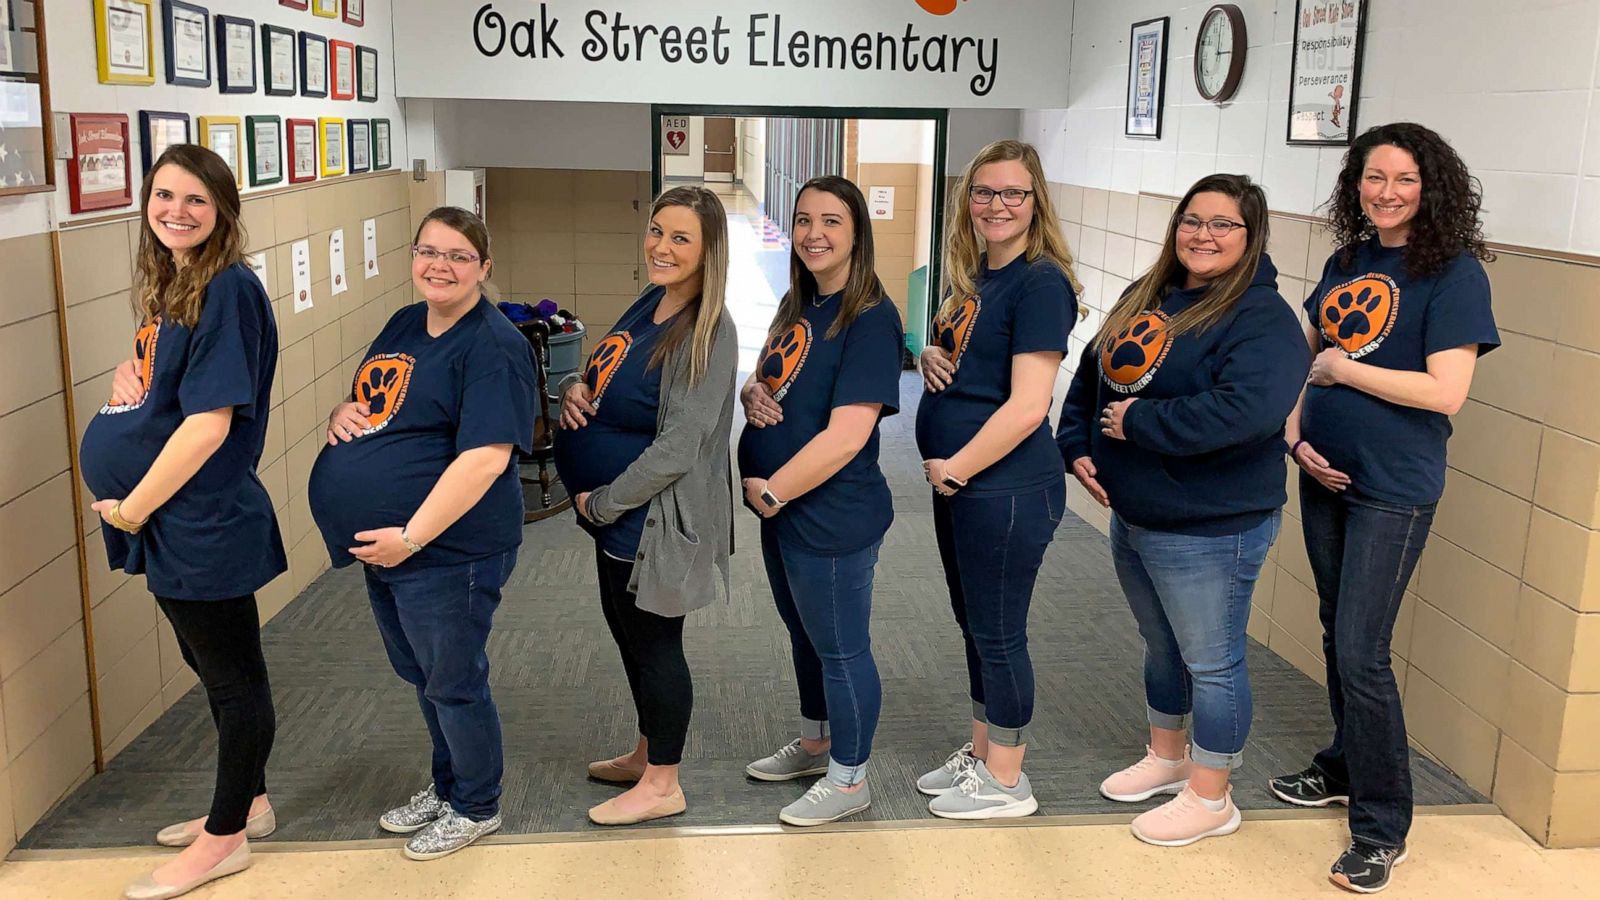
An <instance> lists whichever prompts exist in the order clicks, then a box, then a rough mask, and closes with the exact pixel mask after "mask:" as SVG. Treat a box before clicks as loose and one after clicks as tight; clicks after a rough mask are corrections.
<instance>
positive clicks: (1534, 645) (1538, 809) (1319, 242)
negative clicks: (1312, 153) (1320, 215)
mask: <svg viewBox="0 0 1600 900" xmlns="http://www.w3.org/2000/svg"><path fill="white" fill-rule="evenodd" d="M1050 187H1051V190H1052V191H1053V192H1054V195H1055V197H1056V199H1057V204H1058V208H1059V210H1060V213H1059V214H1060V216H1061V218H1062V227H1063V228H1064V229H1065V230H1066V237H1067V240H1068V242H1069V244H1070V245H1071V246H1072V248H1073V250H1074V252H1075V253H1076V254H1077V256H1078V260H1079V269H1078V274H1079V276H1080V278H1081V279H1082V280H1083V282H1084V286H1085V292H1084V294H1085V296H1084V300H1085V302H1086V304H1087V306H1088V307H1089V309H1090V314H1089V318H1088V320H1087V321H1085V322H1083V323H1081V324H1080V325H1079V326H1078V328H1077V329H1076V330H1075V331H1074V332H1073V338H1072V344H1073V347H1074V352H1073V353H1072V354H1071V356H1070V357H1069V359H1068V360H1067V362H1066V363H1065V364H1064V365H1063V377H1064V378H1070V376H1071V372H1072V370H1073V368H1074V366H1075V364H1076V362H1077V355H1078V353H1080V352H1081V351H1082V349H1083V346H1084V342H1085V341H1086V340H1088V339H1089V338H1091V337H1092V336H1093V334H1094V332H1095V329H1096V328H1098V326H1099V323H1100V322H1101V321H1102V320H1103V317H1104V315H1105V312H1106V311H1107V310H1109V309H1110V307H1111V305H1112V303H1114V302H1115V301H1116V299H1117V297H1118V296H1119V295H1120V294H1121V292H1122V290H1123V288H1125V287H1127V285H1128V283H1129V281H1130V280H1131V279H1132V278H1133V277H1135V276H1136V275H1137V274H1138V273H1140V272H1143V271H1144V270H1145V268H1146V267H1148V266H1149V265H1150V263H1151V262H1152V261H1153V260H1154V259H1155V257H1156V255H1157V254H1158V253H1159V250H1160V241H1161V238H1162V236H1163V234H1164V228H1165V226H1166V223H1167V221H1168V218H1169V217H1170V216H1171V214H1172V210H1173V206H1174V203H1173V201H1171V200H1167V199H1163V198H1158V197H1149V196H1138V195H1132V194H1123V193H1116V192H1109V191H1104V190H1097V189H1091V188H1080V187H1076V186H1072V185H1060V184H1052V185H1051V186H1050ZM1269 250H1270V252H1271V254H1272V258H1273V261H1274V262H1275V263H1276V265H1277V267H1278V269H1279V271H1280V273H1281V275H1280V278H1279V290H1280V291H1281V292H1282V293H1283V295H1284V297H1285V299H1286V300H1287V301H1288V302H1289V303H1290V304H1291V306H1293V307H1294V308H1295V309H1296V310H1297V311H1298V309H1299V303H1300V301H1302V300H1303V299H1304V298H1305V297H1306V295H1307V294H1309V293H1310V290H1311V288H1312V287H1314V286H1315V284H1316V281H1317V277H1318V276H1319V275H1320V274H1321V268H1322V263H1323V261H1324V260H1325V259H1326V258H1327V256H1328V254H1329V253H1330V252H1331V250H1332V247H1331V244H1330V241H1329V239H1328V237H1327V235H1326V234H1325V233H1324V232H1323V231H1322V229H1321V228H1320V226H1315V225H1313V224H1311V223H1308V222H1306V221H1303V220H1297V219H1290V218H1286V217H1283V216H1273V218H1272V239H1271V245H1270V248H1269ZM1488 268H1489V275H1490V279H1491V280H1492V282H1493V284H1494V306H1495V316H1496V319H1497V320H1498V322H1499V325H1500V329H1501V333H1502V336H1503V337H1504V345H1503V346H1502V347H1501V348H1500V349H1499V350H1497V351H1495V352H1494V353H1492V354H1490V355H1489V356H1486V357H1484V358H1483V361H1482V362H1481V363H1480V365H1479V366H1478V370H1477V376H1476V378H1475V379H1474V382H1473V386H1472V392H1471V395H1470V399H1469V400H1468V402H1467V404H1466V406H1465V407H1464V408H1463V409H1462V410H1461V412H1460V413H1459V414H1458V415H1456V416H1455V418H1454V425H1455V437H1454V439H1453V440H1452V441H1451V444H1450V471H1449V474H1448V477H1447V484H1446V489H1445V495H1444V499H1443V500H1442V501H1441V502H1440V504H1439V510H1438V514H1437V518H1436V520H1435V524H1434V529H1433V534H1432V537H1431V538H1430V539H1429V542H1428V546H1427V549H1426V551H1425V552H1424V553H1423V555H1422V561H1421V563H1420V564H1419V566H1418V569H1417V573H1416V577H1415V578H1414V579H1413V581H1412V584H1411V586H1410V587H1411V589H1410V590H1409V591H1408V592H1407V594H1406V600H1405V604H1404V606H1403V607H1402V611H1401V617H1400V620H1399V622H1398V624H1397V625H1396V627H1395V636H1394V642H1393V653H1394V667H1395V675H1396V677H1397V678H1398V679H1399V681H1400V685H1401V690H1402V692H1403V695H1404V699H1405V705H1406V719H1407V727H1408V729H1409V731H1410V735H1411V739H1412V741H1413V742H1414V743H1415V744H1416V745H1417V746H1418V747H1419V748H1421V749H1422V750H1423V751H1424V752H1426V753H1427V754H1429V755H1430V756H1432V757H1433V758H1435V759H1437V760H1439V761H1440V762H1442V763H1443V764H1445V765H1446V766H1448V767H1450V768H1451V769H1452V770H1454V771H1455V772H1456V773H1457V774H1458V775H1460V776H1461V777H1462V778H1463V779H1464V780H1465V781H1467V783H1469V784H1471V785H1472V786H1473V787H1475V788H1477V789H1478V790H1480V791H1482V792H1484V793H1485V794H1488V795H1490V796H1492V797H1493V798H1494V800H1495V802H1496V803H1498V804H1499V805H1500V806H1501V808H1502V809H1504V810H1505V812H1506V814H1507V815H1509V816H1510V817H1511V818H1512V819H1513V820H1515V821H1516V822H1517V823H1518V824H1519V825H1521V826H1522V827H1523V828H1524V829H1526V830H1527V831H1528V832H1529V833H1530V834H1532V835H1533V836H1534V837H1535V838H1537V839H1538V840H1540V841H1541V842H1543V843H1546V844H1548V845H1550V846H1563V847H1565V846H1579V845H1584V846H1594V845H1597V844H1600V815H1596V814H1595V812H1594V810H1595V801H1596V800H1597V799H1600V750H1597V749H1596V748H1600V407H1597V406H1596V405H1595V404H1594V403H1593V402H1591V401H1590V400H1589V398H1590V396H1591V395H1592V394H1593V391H1594V385H1595V384H1597V383H1600V267H1593V266H1584V265H1580V264H1577V263H1569V262H1560V261H1551V260H1542V259H1535V258H1531V257H1528V256H1522V255H1516V254H1512V253H1502V254H1501V255H1500V258H1499V260H1498V261H1496V262H1494V263H1492V264H1491V265H1490V266H1489V267H1488ZM1286 475H1287V477H1288V486H1289V503H1288V505H1287V507H1286V508H1285V510H1284V527H1283V532H1282V534H1281V536H1280V537H1279V539H1278V543H1277V546H1276V547H1274V548H1273V552H1272V556H1271V561H1270V562H1269V564H1268V566H1267V567H1266V570H1265V571H1264V572H1263V573H1262V578H1261V583H1260V585H1259V586H1258V587H1257V589H1256V596H1255V603H1254V606H1253V608H1252V611H1251V616H1250V629H1249V630H1250V635H1251V636H1252V637H1254V638H1255V639H1256V640H1257V641H1260V642H1261V643H1263V644H1265V645H1266V646H1267V647H1268V648H1270V649H1271V650H1273V651H1274V652H1276V653H1277V654H1278V655H1280V656H1282V657H1283V658H1284V659H1287V660H1288V661H1290V662H1291V663H1293V664H1294V665H1295V666H1296V667H1298V668H1300V669H1302V670H1303V671H1305V672H1306V673H1307V674H1308V675H1310V676H1311V677H1312V678H1314V679H1316V680H1317V681H1318V682H1324V681H1325V678H1326V676H1325V674H1324V666H1323V657H1322V638H1321V635H1322V630H1321V624H1320V622H1319V620H1318V617H1317V606H1318V603H1317V597H1316V592H1315V591H1314V590H1313V588H1312V586H1311V585H1312V580H1311V570H1310V566H1309V564H1308V563H1307V561H1306V553H1305V543H1304V539H1303V537H1302V532H1301V529H1300V523H1299V519H1298V515H1299V503H1298V502H1297V492H1298V486H1297V482H1296V477H1295V473H1294V471H1293V470H1292V469H1291V468H1290V467H1287V466H1286ZM1068 488H1069V506H1071V507H1072V508H1073V509H1074V511H1076V512H1077V513H1078V514H1079V515H1080V516H1082V517H1084V518H1085V519H1087V520H1088V521H1090V522H1092V523H1094V524H1095V525H1096V526H1097V527H1099V528H1100V529H1101V530H1102V531H1105V530H1106V529H1107V528H1108V525H1109V518H1108V516H1107V514H1106V512H1105V510H1103V509H1102V508H1100V507H1099V506H1098V505H1096V504H1095V503H1094V502H1093V501H1091V500H1090V499H1089V497H1088V495H1087V494H1086V493H1085V492H1084V491H1083V490H1082V489H1081V488H1080V487H1078V485H1077V483H1076V482H1074V481H1073V480H1072V479H1068Z"/></svg>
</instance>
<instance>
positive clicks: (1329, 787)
mask: <svg viewBox="0 0 1600 900" xmlns="http://www.w3.org/2000/svg"><path fill="white" fill-rule="evenodd" d="M1267 786H1268V787H1270V788H1272V792H1273V793H1274V794H1277V795H1278V799H1279V800H1282V801H1284V802H1285V803H1293V804H1294V805H1295V806H1329V805H1332V804H1334V803H1343V804H1344V805H1345V806H1349V805H1350V789H1349V788H1348V787H1343V786H1339V787H1335V786H1334V784H1333V782H1331V781H1329V780H1328V776H1326V775H1324V774H1322V770H1321V769H1319V768H1317V767H1316V766H1312V767H1311V768H1309V769H1306V770H1305V771H1304V772H1296V773H1294V774H1293V775H1279V776H1278V777H1277V778H1274V779H1272V780H1271V781H1268V782H1267Z"/></svg>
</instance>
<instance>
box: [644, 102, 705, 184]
mask: <svg viewBox="0 0 1600 900" xmlns="http://www.w3.org/2000/svg"><path fill="white" fill-rule="evenodd" d="M656 127H657V128H659V127H661V126H660V124H659V123H658V124H657V125H656ZM661 159H662V161H663V163H664V165H663V166H662V174H664V175H665V176H666V177H668V178H704V177H705V174H706V120H705V119H704V118H703V117H701V116H690V117H689V153H688V155H686V156H663V157H661Z"/></svg>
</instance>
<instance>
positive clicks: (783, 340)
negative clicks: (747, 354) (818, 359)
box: [756, 319, 811, 401]
mask: <svg viewBox="0 0 1600 900" xmlns="http://www.w3.org/2000/svg"><path fill="white" fill-rule="evenodd" d="M810 354H811V323H810V322H807V321H806V320H805V319H801V320H800V321H798V322H796V323H795V324H793V325H791V326H789V327H788V328H786V329H784V330H783V331H780V332H778V333H777V334H774V335H773V336H772V337H771V338H768V339H767V347H766V350H765V351H763V353H762V355H761V365H760V366H759V367H758V368H757V369H756V373H757V376H756V377H758V378H760V379H761V383H762V384H765V385H766V386H767V390H769V391H771V392H772V399H774V400H778V401H782V400H783V397H784V395H785V394H787V393H789V388H791V387H793V386H794V381H795V379H796V378H798V377H800V370H801V368H803V367H804V366H805V364H806V357H807V356H809V355H810Z"/></svg>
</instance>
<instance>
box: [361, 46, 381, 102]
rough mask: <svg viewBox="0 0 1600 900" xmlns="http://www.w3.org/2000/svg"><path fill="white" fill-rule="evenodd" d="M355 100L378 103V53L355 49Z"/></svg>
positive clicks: (368, 48)
mask: <svg viewBox="0 0 1600 900" xmlns="http://www.w3.org/2000/svg"><path fill="white" fill-rule="evenodd" d="M356 99H357V100H364V101H366V102H368V103H376V102H378V51H376V50H374V49H372V48H371V47H362V46H359V45H358V46H357V47H356Z"/></svg>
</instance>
